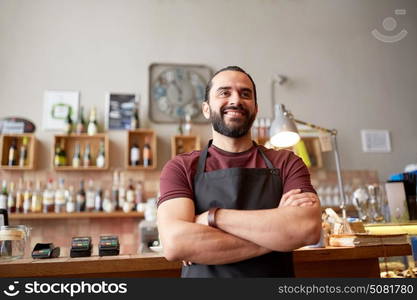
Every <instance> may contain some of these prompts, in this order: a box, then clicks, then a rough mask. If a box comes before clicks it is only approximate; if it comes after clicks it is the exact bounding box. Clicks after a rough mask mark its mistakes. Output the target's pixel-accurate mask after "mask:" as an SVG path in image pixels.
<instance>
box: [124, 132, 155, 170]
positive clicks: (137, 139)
mask: <svg viewBox="0 0 417 300" xmlns="http://www.w3.org/2000/svg"><path fill="white" fill-rule="evenodd" d="M146 138H149V139H150V146H151V165H150V166H148V167H145V166H144V165H143V146H144V145H145V139H146ZM126 139H127V149H126V151H127V153H126V155H125V157H126V160H125V168H126V169H127V170H131V171H134V170H155V169H156V167H157V161H158V159H157V151H156V150H157V148H156V147H157V145H156V134H155V131H153V130H151V129H143V128H140V129H135V130H129V131H127V136H126ZM133 144H137V145H138V146H139V149H140V160H139V161H140V162H139V163H140V164H139V165H138V166H132V165H131V164H130V148H131V147H132V145H133Z"/></svg>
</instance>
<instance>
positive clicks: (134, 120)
mask: <svg viewBox="0 0 417 300" xmlns="http://www.w3.org/2000/svg"><path fill="white" fill-rule="evenodd" d="M137 128H139V115H138V109H137V108H136V107H135V108H134V109H133V112H132V116H131V117H130V129H131V130H135V129H137Z"/></svg>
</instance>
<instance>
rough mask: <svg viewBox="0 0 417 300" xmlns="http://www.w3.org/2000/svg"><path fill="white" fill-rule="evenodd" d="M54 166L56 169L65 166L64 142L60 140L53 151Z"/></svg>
mask: <svg viewBox="0 0 417 300" xmlns="http://www.w3.org/2000/svg"><path fill="white" fill-rule="evenodd" d="M54 164H55V166H56V167H61V166H66V165H67V153H66V151H65V140H64V139H61V140H60V141H59V145H58V146H57V147H56V149H55V156H54Z"/></svg>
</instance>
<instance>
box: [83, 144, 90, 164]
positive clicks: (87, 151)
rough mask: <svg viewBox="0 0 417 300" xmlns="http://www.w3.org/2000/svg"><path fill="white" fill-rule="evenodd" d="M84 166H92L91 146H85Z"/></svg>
mask: <svg viewBox="0 0 417 300" xmlns="http://www.w3.org/2000/svg"><path fill="white" fill-rule="evenodd" d="M83 166H84V167H89V166H91V149H90V144H87V145H86V146H85V151H84V157H83Z"/></svg>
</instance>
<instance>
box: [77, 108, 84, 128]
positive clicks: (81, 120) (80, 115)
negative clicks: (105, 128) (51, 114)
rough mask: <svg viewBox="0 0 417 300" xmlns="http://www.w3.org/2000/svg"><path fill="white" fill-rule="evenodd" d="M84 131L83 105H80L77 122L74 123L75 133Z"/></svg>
mask: <svg viewBox="0 0 417 300" xmlns="http://www.w3.org/2000/svg"><path fill="white" fill-rule="evenodd" d="M84 132H85V121H84V112H83V107H82V106H80V110H79V112H78V117H77V122H76V123H75V133H77V134H81V133H84Z"/></svg>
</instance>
